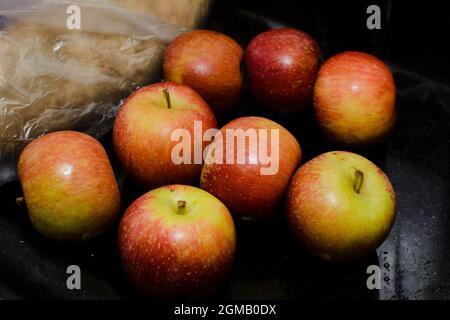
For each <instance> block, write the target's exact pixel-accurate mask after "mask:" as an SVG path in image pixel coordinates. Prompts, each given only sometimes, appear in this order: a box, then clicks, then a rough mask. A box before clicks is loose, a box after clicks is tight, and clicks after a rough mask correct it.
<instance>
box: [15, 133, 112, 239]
mask: <svg viewBox="0 0 450 320" xmlns="http://www.w3.org/2000/svg"><path fill="white" fill-rule="evenodd" d="M17 169H18V173H19V178H20V182H21V184H22V189H23V192H24V197H25V203H26V206H27V208H28V213H29V217H30V220H31V222H32V224H33V225H34V227H35V228H36V229H37V230H38V231H39V232H40V233H41V234H43V235H44V236H46V237H48V238H50V239H53V240H58V241H81V240H88V239H91V238H93V237H95V236H97V235H99V234H101V233H102V232H104V231H105V230H106V229H107V228H108V227H109V226H110V225H111V224H112V222H113V221H114V219H115V217H116V215H117V213H118V211H119V207H120V194H119V189H118V187H117V183H116V180H115V177H114V173H113V170H112V168H111V164H110V162H109V159H108V156H107V154H106V152H105V150H104V149H103V147H102V145H101V144H100V143H99V142H98V141H97V140H96V139H94V138H92V137H91V136H89V135H87V134H84V133H80V132H75V131H59V132H53V133H49V134H47V135H45V136H42V137H40V138H37V139H36V140H34V141H32V142H31V143H29V144H28V145H27V146H26V147H25V149H24V150H23V152H22V153H21V155H20V158H19V161H18V164H17Z"/></svg>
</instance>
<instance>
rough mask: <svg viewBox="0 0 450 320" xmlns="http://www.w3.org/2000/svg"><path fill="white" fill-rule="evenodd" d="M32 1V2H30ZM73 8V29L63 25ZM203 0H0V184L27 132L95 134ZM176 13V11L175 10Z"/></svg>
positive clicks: (148, 74) (152, 72)
mask: <svg viewBox="0 0 450 320" xmlns="http://www.w3.org/2000/svg"><path fill="white" fill-rule="evenodd" d="M30 3H32V4H30ZM74 4H75V5H78V6H79V7H80V9H81V20H80V21H81V25H80V26H81V29H80V30H69V29H68V28H67V26H66V21H67V18H68V17H69V14H68V13H67V8H68V6H69V5H74ZM209 6H210V1H208V0H194V1H189V0H147V1H145V0H109V1H106V0H84V1H65V0H60V1H57V0H36V1H23V0H19V1H17V0H14V1H10V0H6V1H2V2H1V3H0V184H3V183H6V182H8V181H10V180H12V179H14V178H15V177H16V170H15V168H16V161H17V157H18V155H19V154H20V151H21V150H22V149H23V147H24V146H25V145H26V144H27V143H28V142H29V141H31V140H32V139H34V138H36V137H38V136H40V135H42V134H45V133H47V132H51V131H55V130H67V129H73V130H79V131H84V132H87V133H89V134H91V135H93V136H96V137H100V136H101V135H103V134H104V133H105V132H107V131H108V130H110V128H111V126H112V123H113V119H114V116H115V113H116V111H117V109H118V107H119V105H120V102H121V100H122V99H124V98H125V97H126V96H127V95H128V94H129V93H130V92H131V91H133V90H135V89H136V88H138V87H140V86H143V85H146V84H148V83H151V82H154V81H158V80H160V78H161V62H162V54H163V50H164V47H165V45H166V44H167V42H168V41H170V40H171V39H173V38H174V37H175V36H177V35H178V34H180V33H181V32H183V31H185V30H187V29H188V28H192V27H196V26H197V25H198V24H199V23H200V22H201V21H202V20H203V18H204V17H205V15H206V14H207V12H208V10H209ZM183 13H184V14H183Z"/></svg>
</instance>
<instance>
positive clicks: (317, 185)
mask: <svg viewBox="0 0 450 320" xmlns="http://www.w3.org/2000/svg"><path fill="white" fill-rule="evenodd" d="M286 213H287V217H288V221H289V224H290V226H291V228H292V231H293V233H294V235H295V237H296V238H297V240H298V241H299V243H300V245H301V246H302V247H303V248H305V249H306V250H307V251H308V252H309V253H311V254H313V255H315V256H317V257H320V258H322V259H325V260H330V261H351V260H355V259H358V258H360V257H363V256H365V255H367V254H368V253H370V252H372V251H373V250H375V249H376V248H377V247H378V246H379V245H380V244H381V243H382V242H383V241H384V240H385V239H386V237H387V236H388V234H389V231H390V229H391V227H392V224H393V222H394V217H395V193H394V189H393V188H392V185H391V183H390V182H389V179H388V178H387V177H386V175H385V174H384V173H383V171H381V169H379V168H378V167H377V166H376V165H375V164H373V163H372V162H370V161H369V160H367V159H366V158H364V157H362V156H359V155H357V154H354V153H350V152H344V151H334V152H327V153H324V154H322V155H320V156H318V157H316V158H314V159H312V160H310V161H309V162H307V163H306V164H304V165H303V166H302V167H301V168H300V169H299V170H298V171H297V172H296V173H295V175H294V176H293V177H292V181H291V184H290V186H289V190H288V193H287V197H286Z"/></svg>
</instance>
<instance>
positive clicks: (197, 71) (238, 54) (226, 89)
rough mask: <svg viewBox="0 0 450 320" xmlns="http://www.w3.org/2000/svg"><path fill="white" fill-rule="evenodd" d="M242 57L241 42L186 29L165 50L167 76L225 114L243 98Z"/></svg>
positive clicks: (167, 78) (207, 32)
mask: <svg viewBox="0 0 450 320" xmlns="http://www.w3.org/2000/svg"><path fill="white" fill-rule="evenodd" d="M243 56H244V51H243V49H242V48H241V47H240V46H239V44H238V43H237V42H236V41H234V40H233V39H231V38H230V37H228V36H226V35H224V34H221V33H218V32H214V31H209V30H194V31H190V32H186V33H184V34H182V35H180V36H178V37H177V38H175V39H174V40H173V41H172V42H171V43H170V44H169V45H168V46H167V48H166V50H165V53H164V64H163V69H164V78H165V80H166V81H172V82H176V83H182V84H185V85H187V86H189V87H191V88H193V89H194V90H195V91H196V92H198V93H199V94H200V95H201V96H202V97H203V99H205V101H206V102H207V103H208V105H209V106H210V107H211V109H212V110H213V111H214V112H215V114H216V115H217V116H222V115H225V114H227V113H228V112H230V111H231V110H232V109H233V107H234V106H235V105H236V104H237V103H238V101H239V99H240V97H241V92H242V86H243V74H242V70H241V61H242V59H243Z"/></svg>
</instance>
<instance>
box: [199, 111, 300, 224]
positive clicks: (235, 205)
mask: <svg viewBox="0 0 450 320" xmlns="http://www.w3.org/2000/svg"><path fill="white" fill-rule="evenodd" d="M227 129H243V130H247V129H256V130H258V129H278V130H279V164H278V165H279V169H278V172H277V173H276V174H274V175H261V174H260V169H261V167H262V166H263V165H262V164H261V161H260V158H259V156H258V152H256V153H253V152H252V151H254V150H252V149H251V148H249V147H248V144H247V147H246V150H245V160H246V161H245V162H246V163H245V164H236V163H235V164H226V163H225V161H223V164H216V163H212V164H208V163H207V162H208V161H209V159H210V157H211V152H210V151H211V149H209V151H208V154H207V156H206V159H205V164H204V166H203V170H202V174H201V177H200V187H201V188H202V189H204V190H206V191H208V192H210V193H211V194H213V195H214V196H216V197H217V198H218V199H219V200H221V201H222V202H223V203H224V204H225V205H226V206H227V208H228V209H230V211H231V213H232V214H233V215H235V216H237V217H239V218H241V219H242V220H244V221H248V222H251V223H252V222H260V221H263V220H267V219H270V218H271V217H273V216H274V215H275V214H276V213H277V212H278V211H280V210H279V209H280V208H282V203H283V197H284V194H285V190H286V188H287V186H288V184H289V179H290V178H291V176H292V174H293V173H294V172H295V170H296V169H297V167H298V165H299V164H300V161H301V157H302V152H301V148H300V145H299V143H298V142H297V140H296V139H295V137H294V136H293V135H292V134H291V133H290V132H289V131H287V130H286V129H285V128H283V127H282V126H280V125H279V124H277V123H276V122H274V121H271V120H269V119H266V118H261V117H242V118H238V119H235V120H233V121H231V122H229V123H228V124H226V125H225V126H224V127H223V128H222V129H221V130H220V132H222V133H223V137H224V138H223V155H225V154H226V152H227V150H226V135H225V131H226V130H227ZM259 139H261V140H263V138H261V137H260V135H259V134H258V140H259ZM216 141H217V139H216ZM213 143H215V142H213ZM263 143H266V144H267V140H265V141H264V142H263ZM270 148H271V142H270V146H269V147H268V150H270ZM236 150H237V144H235V150H234V152H235V154H236ZM249 159H257V163H256V164H249Z"/></svg>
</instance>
